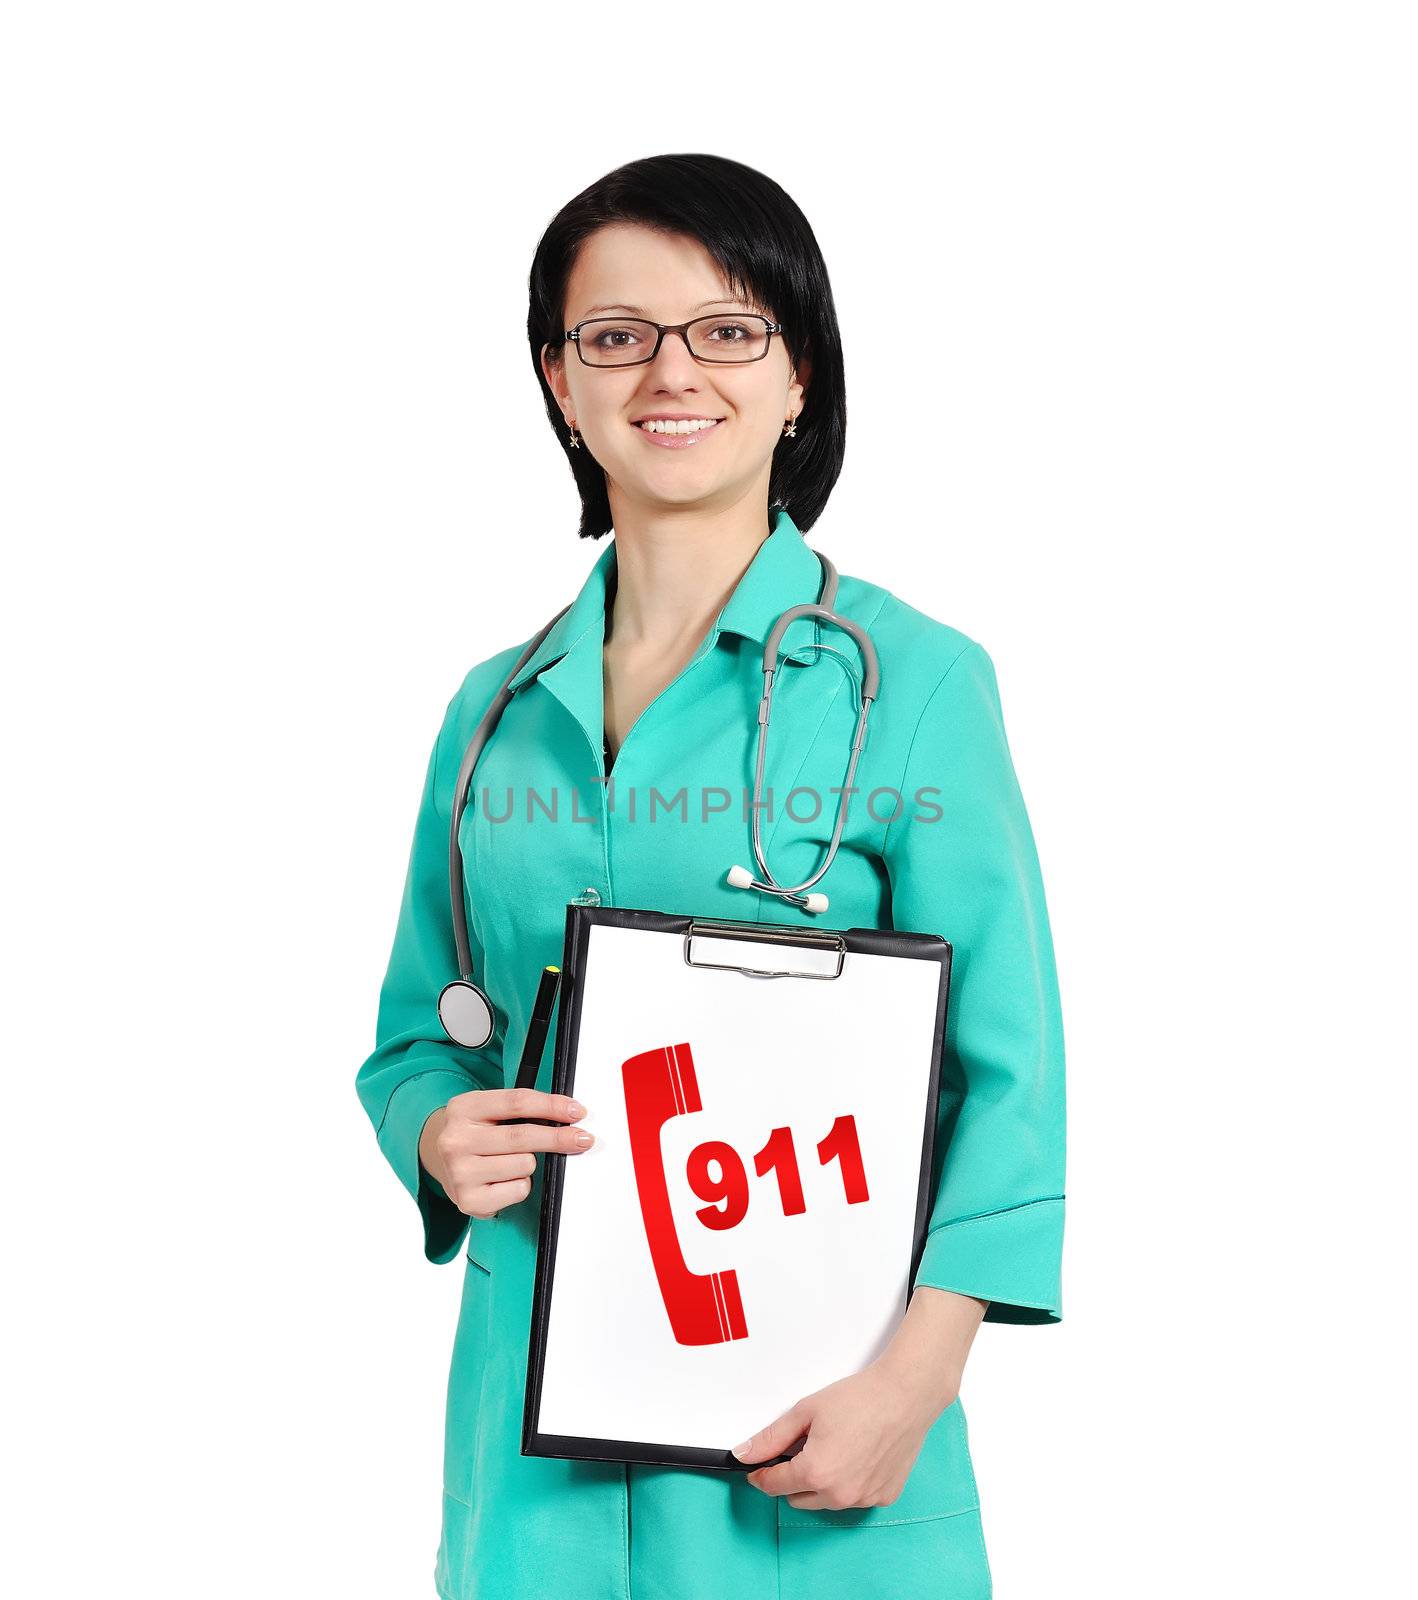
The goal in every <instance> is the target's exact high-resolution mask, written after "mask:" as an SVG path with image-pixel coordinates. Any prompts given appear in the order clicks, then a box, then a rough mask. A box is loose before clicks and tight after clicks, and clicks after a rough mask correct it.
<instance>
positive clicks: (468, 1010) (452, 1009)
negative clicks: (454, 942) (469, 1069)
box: [438, 978, 492, 1050]
mask: <svg viewBox="0 0 1418 1600" xmlns="http://www.w3.org/2000/svg"><path fill="white" fill-rule="evenodd" d="M438 1020H439V1021H440V1022H441V1023H442V1024H443V1031H444V1033H446V1034H447V1035H448V1037H449V1038H450V1039H451V1040H452V1041H453V1043H454V1044H460V1045H462V1046H463V1048H464V1049H465V1050H481V1049H482V1047H483V1046H484V1045H485V1044H486V1043H487V1042H488V1040H489V1039H491V1038H492V1006H491V1004H490V1003H489V1001H488V998H487V996H486V995H485V994H484V993H483V992H482V990H481V989H479V988H478V986H477V984H475V983H469V982H468V980H467V979H466V978H454V980H453V981H452V983H447V984H444V986H443V992H442V993H441V994H440V995H439V997H438Z"/></svg>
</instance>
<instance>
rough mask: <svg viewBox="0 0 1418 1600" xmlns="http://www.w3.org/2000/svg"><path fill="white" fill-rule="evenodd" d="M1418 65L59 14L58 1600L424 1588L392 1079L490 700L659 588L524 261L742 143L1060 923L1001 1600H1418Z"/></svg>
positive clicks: (872, 33) (1363, 50) (312, 9)
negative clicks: (1050, 1118)
mask: <svg viewBox="0 0 1418 1600" xmlns="http://www.w3.org/2000/svg"><path fill="white" fill-rule="evenodd" d="M1406 10H1407V8H1404V7H1400V6H1397V5H1394V6H1377V5H1365V4H1362V3H1355V0H1350V3H1348V4H1345V5H1342V6H1341V5H1339V4H1330V5H1310V4H1303V3H1300V4H1295V3H1291V4H1286V5H1281V4H1274V5H1259V4H1247V3H1238V0H1230V3H1226V4H1210V3H1196V0H1192V3H1189V4H1187V5H1136V4H1121V3H1120V4H1113V5H1100V4H1075V5H1068V6H1054V5H1049V6H1044V5H1037V6H1013V5H1007V6H991V7H970V8H960V9H959V10H958V11H955V10H951V9H944V10H936V11H933V12H928V13H918V12H912V13H910V14H909V17H908V13H907V12H906V11H905V9H904V8H881V7H875V8H871V11H870V15H869V16H868V15H866V14H864V13H861V12H860V11H856V12H853V13H851V15H850V17H838V18H834V17H833V16H832V15H831V14H830V13H828V12H822V11H814V10H812V9H804V8H802V7H791V8H790V7H783V8H780V9H778V10H770V11H767V12H763V13H759V14H757V15H755V16H754V17H752V18H750V17H748V16H747V15H745V14H744V13H742V12H730V13H721V12H715V11H713V10H712V9H711V10H704V9H703V8H694V9H691V10H680V11H676V10H670V11H666V10H664V9H662V8H661V9H654V10H649V11H647V10H646V9H644V8H643V7H634V8H632V7H626V8H624V9H622V10H613V9H601V10H593V9H588V8H585V7H578V8H576V9H575V10H566V11H564V12H563V11H561V10H559V9H558V8H557V7H554V6H550V7H542V8H537V9H535V10H524V11H520V12H518V13H517V16H518V18H519V19H525V20H519V21H518V22H517V24H516V25H515V26H513V27H509V26H508V25H507V24H506V22H504V21H502V20H499V19H500V16H501V13H500V12H499V10H498V9H497V8H494V9H493V10H491V11H489V10H487V9H485V8H483V9H476V10H475V8H473V7H472V6H453V5H449V4H446V3H445V4H423V5H408V4H405V5H397V6H396V5H389V4H386V5H379V6H375V5H361V4H349V3H346V4H342V5H339V6H336V5H333V4H332V5H313V4H301V3H298V0H282V3H281V4H279V5H274V4H261V3H255V0H245V3H243V4H241V5H239V6H238V5H217V4H197V5H194V4H184V5H176V4H173V5H167V6H157V5H152V4H129V5H121V6H98V5H93V6H87V7H85V6H75V5H65V4H61V3H49V4H45V5H42V6H41V5H39V4H33V3H32V4H28V5H26V4H23V3H21V4H18V5H15V6H13V7H10V8H7V10H6V13H5V18H6V20H5V22H4V24H3V31H2V32H0V160H3V179H0V182H2V183H3V189H2V190H0V217H3V222H4V226H5V231H6V235H7V243H6V244H5V245H4V247H3V250H0V274H3V283H2V284H0V290H2V291H3V292H2V293H0V307H3V313H2V314H3V318H4V324H3V348H0V396H2V397H3V398H2V399H0V404H2V405H3V412H0V446H2V447H3V460H4V474H3V482H4V504H3V508H0V511H3V522H4V530H5V533H6V536H7V537H6V551H7V557H6V582H5V613H4V615H5V626H4V629H3V636H4V651H5V663H4V665H5V684H6V690H7V709H6V716H5V725H6V731H7V741H6V742H7V745H8V753H9V755H10V756H11V758H12V763H13V764H11V765H10V766H9V776H8V779H7V781H6V783H5V791H4V793H5V806H6V812H7V823H6V827H5V830H4V840H5V892H4V904H5V912H6V935H5V937H6V951H5V971H6V974H7V978H8V980H9V982H8V984H7V994H8V1001H7V1004H6V1010H5V1021H6V1034H5V1043H6V1045H7V1048H6V1050H5V1057H6V1062H5V1065H6V1072H5V1078H4V1083H5V1090H6V1094H5V1107H4V1127H5V1130H6V1140H5V1154H6V1160H5V1162H4V1168H3V1171H4V1184H5V1194H4V1200H5V1206H4V1214H5V1217H6V1221H7V1225H8V1240H7V1244H6V1266H7V1278H8V1288H9V1289H10V1295H9V1304H10V1307H11V1310H10V1313H9V1315H8V1317H7V1319H6V1322H7V1333H8V1336H9V1339H8V1343H9V1352H8V1355H7V1358H6V1362H5V1374H6V1377H5V1382H6V1391H7V1392H6V1395H5V1397H4V1415H5V1429H4V1432H5V1435H6V1445H7V1455H9V1456H10V1458H11V1467H10V1469H9V1470H10V1473H11V1476H12V1481H11V1484H10V1488H9V1490H8V1493H7V1502H8V1503H7V1506H6V1510H7V1513H8V1514H9V1515H8V1521H9V1523H10V1526H11V1528H12V1529H13V1530H15V1531H14V1532H13V1533H12V1534H11V1535H10V1536H9V1537H8V1538H7V1541H6V1545H7V1548H6V1554H5V1556H4V1557H3V1559H4V1561H5V1562H6V1564H7V1565H9V1566H13V1567H14V1568H16V1569H17V1570H16V1571H15V1572H10V1573H4V1574H0V1578H3V1579H5V1580H6V1581H5V1583H4V1586H5V1588H6V1589H7V1590H8V1591H9V1592H13V1593H18V1594H24V1595H26V1596H27V1597H39V1596H51V1595H64V1596H71V1595H72V1596H80V1595H96V1594H99V1593H107V1592H109V1591H110V1590H111V1588H112V1586H113V1583H114V1582H115V1581H117V1580H119V1579H122V1580H125V1581H128V1582H130V1584H131V1586H132V1587H133V1588H134V1589H135V1590H137V1591H138V1592H142V1593H144V1594H146V1595H149V1596H153V1597H158V1596H164V1597H165V1596H173V1597H177V1596H184V1597H185V1596H189V1595H193V1594H202V1595H204V1596H212V1597H216V1596H227V1595H231V1596H237V1595H240V1596H247V1595H250V1594H252V1593H262V1594H274V1595H282V1596H284V1595H290V1596H296V1595H301V1596H304V1595H312V1594H339V1595H341V1596H342V1597H344V1600H354V1597H357V1596H370V1597H381V1600H384V1597H389V1596H406V1595H407V1596H414V1595H423V1594H431V1593H432V1584H431V1573H432V1566H433V1551H434V1545H435V1543H436V1539H437V1517H438V1508H439V1483H440V1463H441V1449H442V1429H443V1413H442V1404H443V1385H444V1381H445V1377H446V1371H447V1362H448V1356H449V1352H450V1350H451V1345H452V1335H453V1319H454V1315H455V1311H456V1306H457V1301H458V1294H459V1272H460V1269H459V1268H458V1267H456V1266H454V1267H450V1268H447V1269H445V1270H442V1271H436V1270H434V1269H432V1268H431V1267H430V1266H429V1265H428V1264H427V1263H426V1262H425V1261H424V1259H423V1257H422V1254H421V1250H420V1244H419V1234H418V1225H417V1218H416V1215H415V1212H414V1208H413V1206H412V1203H411V1202H410V1201H409V1199H408V1198H407V1196H406V1195H405V1194H404V1193H403V1191H402V1190H401V1189H400V1188H399V1187H398V1185H397V1184H396V1182H395V1180H394V1178H393V1176H392V1174H391V1172H390V1171H389V1170H388V1168H387V1167H386V1166H385V1165H384V1163H383V1161H382V1158H381V1157H380V1156H379V1154H378V1151H377V1149H376V1147H375V1144H374V1139H373V1131H372V1129H371V1128H370V1127H369V1125H368V1123H367V1122H366V1120H365V1118H364V1114H363V1112H362V1110H361V1109H360V1107H359V1105H358V1103H357V1101H356V1097H355V1092H354V1085H353V1079H354V1074H355V1071H356V1069H357V1068H358V1066H359V1063H360V1062H361V1060H362V1059H363V1057H364V1056H365V1054H366V1053H367V1051H368V1050H369V1049H370V1047H371V1045H372V1036H373V1026H374V1009H375V1000H376V995H377V988H378V984H379V980H380V978H381V977H382V974H383V968H384V963H385V960H386V958H387V954H388V943H389V939H390V937H391V935H392V932H393V924H394V916H395V912H396V909H397V901H398V896H399V892H400V888H401V885H402V881H403V874H404V868H405V863H406V859H407V851H408V844H409V831H410V828H411V826H412V822H413V816H414V810H415V807H416V804H417V800H418V793H419V787H420V783H421V781H422V777H423V773H424V763H425V760H426V757H427V753H428V748H429V743H430V741H431V739H432V737H433V734H434V731H435V729H436V727H437V725H438V722H439V719H440V717H441V715H442V712H443V708H444V705H445V703H446V701H447V699H448V697H449V695H450V694H451V693H452V692H453V690H454V689H455V688H456V686H457V684H458V682H459V681H460V680H461V678H462V676H463V674H464V672H465V671H466V670H467V668H468V667H469V666H470V665H471V664H473V663H474V662H475V661H477V660H480V659H483V658H484V657H486V656H487V655H489V654H491V653H492V652H493V651H495V650H498V649H501V648H504V647H505V646H507V645H510V644H513V643H517V642H519V641H521V640H524V639H526V638H527V637H528V636H530V634H531V633H532V632H533V631H534V630H535V629H536V628H537V627H539V626H540V625H541V623H542V622H544V621H545V620H546V619H547V618H548V617H550V616H551V615H552V614H553V613H554V612H555V611H557V610H559V609H560V608H561V607H562V606H563V605H565V604H566V603H567V601H568V600H569V599H570V597H571V595H572V594H573V593H574V592H575V590H576V588H577V587H578V586H579V584H580V583H581V581H582V579H583V578H584V576H585V573H586V570H587V569H588V567H589V565H590V563H591V561H592V560H593V559H594V557H595V555H596V553H598V551H599V549H600V548H602V547H601V546H596V547H594V548H592V547H589V546H587V545H583V544H578V542H577V540H576V538H575V525H576V511H577V502H576V500H575V496H574V494H573V489H572V484H571V479H570V476H569V473H568V472H567V470H566V467H565V464H564V461H563V460H562V458H561V456H560V453H559V451H558V448H557V446H556V444H555V442H554V440H553V438H552V436H551V431H550V429H549V428H548V426H547V424H546V421H545V417H544V415H543V412H542V407H541V401H540V398H539V395H538V391H537V387H536V384H535V381H534V379H533V375H532V371H531V364H530V356H529V353H528V350H527V347H526V342H525V336H524V331H523V330H524V327H525V316H526V300H525V292H526V276H527V270H528V266H529V263H530V259H531V255H532V251H533V248H534V246H535V244H536V240H537V238H538V236H539V233H540V231H541V229H542V228H543V227H544V226H545V224H546V222H547V221H548V220H549V219H550V217H551V216H552V215H553V213H554V212H555V211H556V210H557V208H558V207H559V206H561V205H562V204H563V203H564V202H565V201H566V200H567V199H569V198H570V197H571V196H572V195H573V194H575V193H577V192H578V191H579V190H580V189H581V188H583V187H584V186H585V185H586V184H588V183H590V182H592V181H593V180H594V179H596V178H597V177H599V176H600V175H601V174H603V173H604V172H606V171H608V170H609V169H611V168H612V167H614V166H616V165H618V164H620V163H621V162H623V161H627V160H630V159H634V158H636V157H640V156H644V155H650V154H655V153H660V152H666V151H683V150H705V151H712V152H716V153H719V154H724V155H729V156H733V157H736V158H738V159H741V160H744V161H747V162H749V163H750V164H752V165H754V166H757V167H759V168H761V169H763V170H764V171H766V172H768V173H770V174H771V175H772V176H774V177H775V178H776V179H778V180H779V181H780V182H781V183H783V184H784V185H785V187H786V188H787V189H788V190H789V192H790V193H791V194H792V195H793V196H794V197H795V198H796V200H797V201H798V202H799V203H800V204H801V205H802V206H803V208H804V209H805V211H806V212H807V214H808V216H809V218H810V219H811V221H812V223H813V226H814V228H815V230H816V232H817V235H818V238H819V240H820V242H821V245H822V248H823V250H824V253H825V255H826V258H827V261H828V265H829V268H830V271H831V274H832V280H833V286H834V290H835V293H836V297H837V303H838V309H839V312H840V315H841V319H842V327H843V337H844V340H845V348H846V360H847V372H848V379H849V398H850V412H851V431H850V445H849V450H848V455H847V463H846V470H845V472H844V474H843V477H842V480H841V482H840V485H839V487H838V489H837V491H836V493H835V494H834V496H833V498H832V502H831V506H830V508H829V509H828V511H827V513H826V515H825V516H824V518H823V519H822V521H821V522H820V523H819V524H818V526H817V527H816V528H815V529H814V530H813V535H812V542H813V543H814V544H819V545H820V546H821V548H823V549H824V550H826V551H828V552H829V553H830V554H831V556H832V557H833V559H834V560H835V561H836V562H837V564H838V566H839V567H840V568H841V569H842V570H843V571H844V572H854V573H857V574H860V575H861V576H864V577H868V578H870V579H872V580H873V581H875V582H878V583H881V584H884V585H885V586H887V587H888V588H891V589H893V590H895V591H896V592H897V593H899V594H901V595H902V596H903V598H906V599H908V600H909V601H911V603H913V604H915V605H917V606H919V607H921V608H922V609H924V610H926V611H928V612H930V613H931V614H933V615H935V616H937V617H939V618H941V619H942V620H945V621H947V622H950V623H952V624H953V625H955V626H956V627H958V628H961V629H963V630H964V631H965V632H966V633H968V634H969V635H971V636H972V637H973V638H976V639H979V640H980V641H981V642H982V643H983V644H985V646H986V648H987V649H988V650H989V651H990V653H991V655H992V656H993V658H994V660H995V662H996V665H997V669H998V673H999V681H1000V688H1001V693H1002V697H1003V701H1004V707H1005V716H1006V721H1007V726H1008V730H1009V736H1010V740H1011V745H1012V748H1013V750H1014V754H1015V759H1016V764H1017V768H1018V771H1019V775H1020V779H1021V782H1022V784H1023V787H1024V791H1025V795H1026V798H1027V801H1028V804H1029V807H1030V813H1031V817H1032V820H1033V824H1034V829H1035V835H1036V839H1037V842H1038V846H1039V850H1040V855H1041V858H1042V861H1043V866H1044V876H1045V882H1046V885H1047V890H1048V894H1049V906H1050V914H1051V918H1052V922H1053V928H1054V934H1055V939H1056V949H1057V955H1058V963H1059V974H1060V981H1061V985H1062V992H1063V997H1064V1006H1065V1031H1066V1037H1067V1044H1068V1057H1069V1072H1070V1092H1071V1098H1070V1152H1069V1163H1070V1165H1069V1194H1070V1212H1069V1223H1068V1245H1067V1257H1066V1263H1065V1321H1064V1322H1063V1324H1062V1325H1060V1326H1059V1327H1056V1328H1010V1327H994V1326H991V1327H987V1328H986V1329H984V1330H983V1332H982V1333H981V1335H980V1338H979V1340H978V1343H977V1347H976V1351H975V1353H974V1355H973V1356H972V1359H971V1363H970V1366H969V1369H968V1371H967V1374H966V1384H965V1396H966V1402H967V1406H968V1408H969V1411H970V1417H971V1423H972V1442H973V1445H974V1449H975V1454H976V1459H977V1465H978V1473H979V1479H980V1484H981V1492H982V1497H983V1505H984V1522H985V1531H986V1537H987V1539H988V1541H989V1545H990V1551H991V1557H992V1562H993V1565H994V1570H995V1576H996V1593H997V1594H998V1595H999V1596H1001V1597H1007V1600H1015V1597H1019V1600H1026V1597H1028V1600H1032V1597H1035V1596H1038V1595H1041V1594H1045V1593H1048V1594H1055V1595H1060V1594H1062V1595H1069V1596H1074V1595H1077V1596H1081V1597H1083V1596H1086V1597H1088V1600H1102V1597H1112V1596H1117V1597H1119V1600H1122V1597H1127V1600H1133V1597H1136V1596H1138V1595H1142V1594H1145V1595H1148V1596H1184V1595H1185V1596H1191V1595H1195V1594H1203V1593H1204V1594H1225V1595H1249V1594H1255V1593H1262V1592H1269V1593H1284V1594H1286V1595H1287V1596H1299V1595H1316V1596H1318V1595H1330V1594H1336V1593H1353V1594H1360V1593H1364V1594H1369V1593H1394V1592H1397V1590H1399V1589H1400V1588H1401V1587H1402V1586H1403V1582H1404V1578H1403V1570H1404V1567H1405V1566H1411V1562H1410V1560H1409V1558H1410V1555H1411V1539H1410V1537H1409V1535H1408V1534H1407V1533H1406V1532H1403V1533H1402V1534H1401V1533H1400V1530H1401V1528H1404V1527H1406V1525H1407V1523H1408V1520H1409V1515H1410V1512H1411V1504H1410V1500H1411V1495H1410V1493H1409V1492H1407V1490H1406V1488H1405V1480H1406V1475H1407V1474H1406V1469H1407V1467H1408V1464H1409V1462H1410V1460H1411V1449H1410V1442H1411V1438H1412V1429H1413V1424H1414V1419H1413V1415H1412V1412H1411V1410H1406V1409H1405V1408H1406V1405H1407V1402H1408V1401H1409V1400H1410V1399H1411V1382H1410V1379H1409V1374H1408V1366H1409V1359H1408V1351H1409V1350H1410V1349H1411V1342H1412V1330H1413V1321H1412V1310H1413V1306H1412V1285H1411V1274H1412V1260H1413V1249H1412V1238H1411V1227H1410V1226H1409V1224H1408V1221H1407V1219H1406V1217H1405V1202H1406V1201H1407V1199H1408V1191H1409V1185H1408V1180H1407V1177H1406V1173H1407V1170H1408V1165H1409V1163H1408V1162H1407V1161H1406V1159H1405V1158H1406V1157H1408V1155H1409V1154H1410V1151H1411V1146H1412V1139H1413V1122H1412V1115H1411V1113H1412V1107H1413V1098H1412V1076H1413V1069H1414V1065H1415V1060H1414V1056H1415V1052H1414V1048H1413V1035H1412V1022H1411V996H1412V958H1413V938H1412V928H1413V899H1412V890H1413V871H1412V869H1413V848H1412V815H1413V807H1414V795H1413V790H1412V785H1411V782H1410V780H1409V776H1408V772H1407V764H1408V762H1409V761H1410V760H1411V757H1412V722H1413V715H1412V711H1413V707H1412V696H1411V692H1410V683H1411V680H1409V679H1408V677H1407V675H1408V674H1409V673H1410V671H1411V667H1412V661H1411V653H1410V649H1409V641H1410V639H1411V635H1412V620H1411V611H1412V604H1413V590H1412V586H1411V577H1410V576H1404V577H1402V578H1401V577H1400V570H1401V569H1400V563H1401V562H1403V561H1405V559H1411V555H1412V544H1413V539H1414V534H1415V516H1414V511H1415V506H1414V498H1415V497H1414V470H1413V469H1414V461H1413V444H1414V424H1415V420H1416V419H1415V399H1414V395H1415V384H1414V373H1415V357H1418V349H1415V344H1416V343H1418V341H1416V340H1415V310H1414V307H1415V297H1414V294H1413V285H1414V283H1415V282H1418V260H1415V247H1414V243H1415V241H1414V217H1413V195H1414V171H1413V164H1412V160H1411V156H1412V152H1413V150H1414V148H1415V135H1416V133H1418V130H1415V128H1414V112H1413V92H1412V89H1413V81H1414V65H1415V63H1414V51H1413V48H1412V46H1413V40H1412V37H1411V36H1410V35H1409V34H1408V33H1407V31H1406V27H1405V24H1406V23H1407V22H1408V21H1409V20H1411V15H1410V17H1405V11H1406ZM725 41H727V44H726V43H725ZM632 45H633V48H632V47H631V46H632ZM607 47H609V55H608V56H605V55H599V54H598V52H602V51H605V50H606V49H607ZM607 63H608V65H607ZM611 69H613V70H614V71H615V72H619V73H622V74H624V76H623V78H622V79H621V80H618V81H608V80H607V76H606V73H607V72H608V71H609V70H611ZM715 72H719V73H722V74H723V76H722V77H718V78H716V77H713V76H711V74H712V73H715ZM1410 572H1411V569H1410ZM766 1420H767V1419H765V1421H766Z"/></svg>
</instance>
